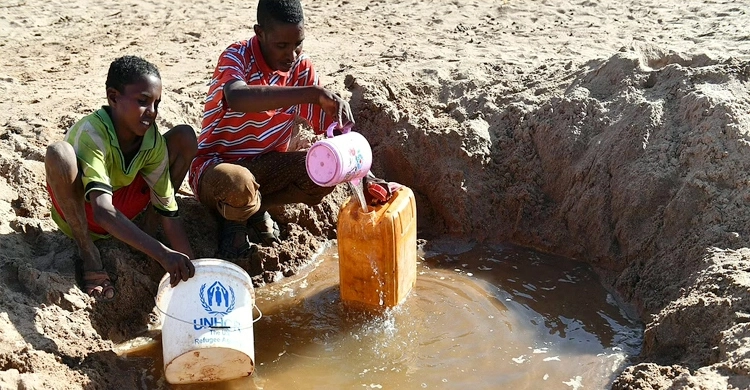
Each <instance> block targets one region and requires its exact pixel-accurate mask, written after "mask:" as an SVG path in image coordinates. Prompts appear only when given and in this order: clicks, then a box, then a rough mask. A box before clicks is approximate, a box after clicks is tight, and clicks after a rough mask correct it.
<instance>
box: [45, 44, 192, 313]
mask: <svg viewBox="0 0 750 390" xmlns="http://www.w3.org/2000/svg"><path fill="white" fill-rule="evenodd" d="M106 88H107V100H108V103H109V105H108V106H103V107H102V108H101V109H99V110H97V111H96V112H94V113H92V114H90V115H88V116H86V117H84V118H83V119H81V120H80V121H78V122H77V123H76V124H75V125H73V127H72V128H71V129H70V130H69V131H68V132H67V133H66V135H65V138H64V140H63V141H59V142H56V143H53V144H51V145H50V146H49V147H48V148H47V154H46V159H45V168H46V173H47V190H48V192H49V194H50V197H51V199H52V204H53V207H52V218H53V219H54V220H55V222H56V223H57V225H58V226H59V227H60V230H62V231H63V232H65V233H66V234H67V235H69V236H71V237H72V238H73V239H74V240H75V242H76V245H77V246H78V251H79V254H80V256H81V260H82V268H83V284H84V286H83V287H84V290H85V291H86V293H87V294H89V295H91V296H93V297H95V298H100V299H103V300H110V299H112V298H114V295H115V289H114V286H113V284H112V281H111V280H110V278H109V275H108V274H107V272H106V271H105V270H104V267H103V265H102V260H101V256H100V254H99V250H98V249H97V247H96V246H95V245H94V240H95V239H98V238H102V237H107V236H109V235H112V236H115V237H117V238H118V239H120V240H122V241H124V242H125V243H127V244H129V245H130V246H132V247H134V248H136V249H138V250H140V251H141V252H143V253H145V254H147V255H148V256H150V257H152V258H153V259H155V260H156V261H157V262H159V264H161V266H162V267H163V268H164V269H165V270H166V271H167V272H168V273H169V274H170V282H171V284H172V286H174V285H176V284H177V283H179V281H180V280H187V279H188V278H190V277H192V276H193V274H194V273H195V268H194V267H193V264H192V262H191V259H192V258H193V251H192V249H191V248H190V243H189V241H188V238H187V234H186V233H185V229H184V227H183V226H182V222H181V221H180V219H179V217H178V213H177V202H176V201H175V196H174V194H175V188H179V186H180V184H181V183H182V181H183V179H184V178H185V175H186V174H187V171H188V168H189V166H190V162H191V161H192V159H193V157H194V156H195V153H196V149H197V141H196V135H195V131H194V130H193V129H192V127H190V126H188V125H180V126H176V127H174V128H173V129H171V130H169V131H168V132H167V133H165V134H164V135H162V134H161V133H159V130H158V129H157V127H156V123H155V120H156V116H157V112H158V105H159V102H160V101H161V90H162V85H161V76H160V75H159V71H158V70H157V68H156V66H154V65H153V64H151V63H149V62H148V61H146V60H144V59H142V58H139V57H135V56H124V57H120V58H118V59H116V60H115V61H113V62H112V64H111V65H110V68H109V72H108V75H107V81H106ZM149 203H150V204H151V205H152V208H151V209H150V210H149V213H151V215H147V217H152V218H153V217H154V216H155V215H157V214H158V215H159V216H161V222H162V226H163V228H164V233H165V235H166V236H167V239H168V240H169V242H170V244H171V246H172V248H169V247H167V246H165V245H164V244H162V243H161V242H159V241H158V240H156V239H155V238H153V237H151V236H150V235H148V234H147V233H145V232H144V231H142V230H141V229H140V228H138V227H137V226H136V225H135V224H134V223H133V222H132V219H133V218H135V217H136V216H137V215H138V214H140V213H141V212H142V211H143V210H144V209H146V207H147V206H148V204H149ZM152 218H147V219H152Z"/></svg>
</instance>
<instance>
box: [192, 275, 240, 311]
mask: <svg viewBox="0 0 750 390" xmlns="http://www.w3.org/2000/svg"><path fill="white" fill-rule="evenodd" d="M200 298H201V304H202V305H203V309H205V310H206V312H208V314H212V315H219V316H223V315H226V314H229V313H231V312H232V310H234V304H235V297H234V290H233V289H232V287H229V289H227V288H226V287H224V285H223V284H221V282H219V281H218V280H217V281H215V282H214V283H213V284H212V285H211V286H209V287H208V288H206V283H203V285H201V290H200Z"/></svg>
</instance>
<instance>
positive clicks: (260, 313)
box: [154, 303, 263, 330]
mask: <svg viewBox="0 0 750 390" xmlns="http://www.w3.org/2000/svg"><path fill="white" fill-rule="evenodd" d="M154 307H156V310H158V311H159V313H162V314H164V315H165V316H167V317H169V318H171V319H173V320H177V321H179V322H182V323H185V324H188V325H193V323H192V322H190V321H185V320H183V319H181V318H177V317H175V316H173V315H171V314H169V313H167V312H166V311H164V310H162V309H161V308H160V307H159V305H154ZM253 309H255V310H257V311H258V318H253V324H254V323H256V322H258V321H260V319H261V318H263V312H261V311H260V308H259V307H258V305H256V304H255V303H253ZM251 327H252V326H248V327H246V328H239V329H237V330H243V329H248V328H251ZM208 328H209V329H231V326H208Z"/></svg>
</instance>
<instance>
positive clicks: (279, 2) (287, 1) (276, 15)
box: [258, 0, 305, 28]
mask: <svg viewBox="0 0 750 390" xmlns="http://www.w3.org/2000/svg"><path fill="white" fill-rule="evenodd" d="M304 20H305V17H304V15H303V14H302V4H300V1H299V0H260V1H259V2H258V24H259V25H260V26H261V27H263V28H268V27H269V26H271V25H272V24H274V23H288V24H299V23H301V22H302V21H304Z"/></svg>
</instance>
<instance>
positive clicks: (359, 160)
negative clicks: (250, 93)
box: [305, 122, 372, 187]
mask: <svg viewBox="0 0 750 390" xmlns="http://www.w3.org/2000/svg"><path fill="white" fill-rule="evenodd" d="M335 126H336V122H334V123H333V124H331V126H329V127H328V131H327V134H328V138H325V139H322V140H320V141H318V142H316V143H314V144H313V146H311V147H310V150H309V151H308V152H307V156H306V157H305V167H306V168H307V175H308V176H309V177H310V179H311V180H312V181H313V182H314V183H315V184H317V185H319V186H321V187H335V186H336V185H337V184H340V183H344V182H348V181H351V182H354V183H355V184H356V183H359V180H361V179H362V178H363V177H365V176H366V175H367V172H369V171H370V166H371V165H372V149H371V148H370V143H369V142H367V139H366V138H365V137H364V136H363V135H362V134H359V133H357V132H354V131H351V126H347V127H344V128H343V129H341V131H342V134H341V135H337V136H335V137H334V136H333V129H334V127H335Z"/></svg>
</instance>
